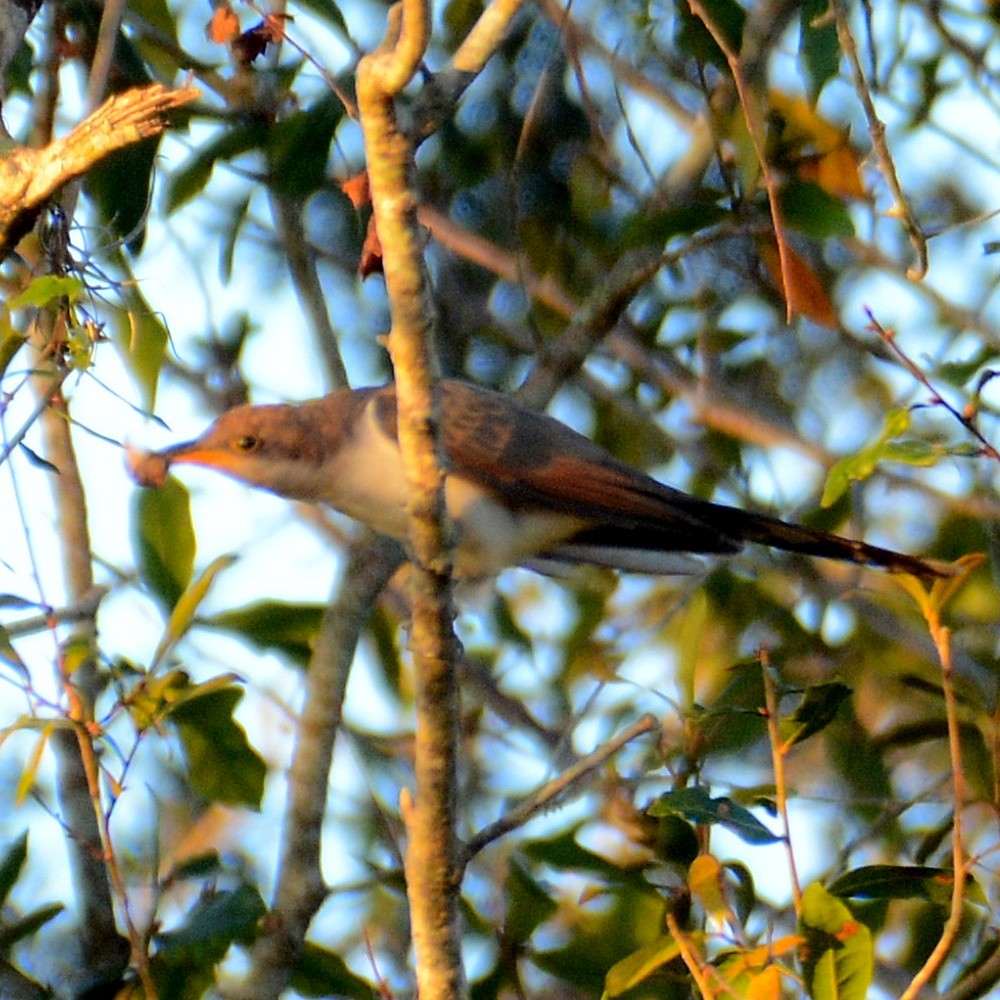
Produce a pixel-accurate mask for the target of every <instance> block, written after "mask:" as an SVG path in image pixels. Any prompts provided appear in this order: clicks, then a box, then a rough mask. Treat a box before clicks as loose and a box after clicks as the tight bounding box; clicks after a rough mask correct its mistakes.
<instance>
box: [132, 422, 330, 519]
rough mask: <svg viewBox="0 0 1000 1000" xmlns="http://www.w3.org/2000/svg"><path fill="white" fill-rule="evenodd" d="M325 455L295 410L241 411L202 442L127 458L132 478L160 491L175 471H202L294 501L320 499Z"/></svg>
mask: <svg viewBox="0 0 1000 1000" xmlns="http://www.w3.org/2000/svg"><path fill="white" fill-rule="evenodd" d="M323 458H324V456H323V451H322V445H321V441H320V440H318V437H317V434H316V433H315V427H314V426H311V425H310V422H309V421H308V420H303V418H302V414H301V409H300V408H299V407H295V406H284V405H276V406H237V407H235V408H234V409H232V410H229V411H227V412H226V413H224V414H222V416H221V417H219V418H218V419H217V420H216V421H215V423H213V424H212V425H211V426H210V427H209V428H208V430H206V431H205V433H204V434H202V435H201V437H198V438H195V439H194V440H193V441H184V442H182V443H181V444H176V445H173V446H172V447H170V448H165V449H164V450H163V451H154V452H136V451H129V452H128V456H127V459H128V466H129V471H130V472H131V474H132V478H133V479H134V480H135V481H136V482H137V483H138V484H139V485H140V486H149V487H154V488H159V487H161V486H162V485H163V483H164V481H165V479H166V477H167V473H168V472H169V470H170V469H171V467H172V466H174V465H182V464H184V465H200V466H204V467H206V468H210V469H215V470H216V471H217V472H223V473H225V474H226V475H228V476H232V477H233V478H234V479H238V480H240V481H241V482H244V483H247V484H249V485H251V486H257V487H260V488H262V489H266V490H271V491H272V492H275V493H280V494H281V495H282V496H286V497H291V498H294V499H302V500H313V499H316V498H317V468H318V467H319V466H321V465H322V462H323Z"/></svg>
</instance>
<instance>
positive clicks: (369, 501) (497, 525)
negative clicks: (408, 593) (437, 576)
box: [319, 407, 582, 577]
mask: <svg viewBox="0 0 1000 1000" xmlns="http://www.w3.org/2000/svg"><path fill="white" fill-rule="evenodd" d="M371 410H372V408H371V407H368V408H367V409H366V410H365V413H364V416H363V417H362V418H361V420H360V422H359V423H358V426H357V427H356V429H355V433H354V435H353V436H352V439H351V441H350V442H349V444H348V445H347V446H346V447H344V448H342V449H341V450H340V452H339V453H338V454H337V455H335V456H333V457H332V458H331V459H330V460H329V461H328V462H327V468H326V473H325V475H324V477H323V479H324V482H325V483H326V484H327V488H326V489H325V490H324V493H323V496H322V497H320V498H319V499H322V500H324V501H326V502H327V503H329V504H330V505H331V506H333V507H335V508H336V509H337V510H339V511H341V512H342V513H344V514H347V515H348V516H349V517H353V518H355V519H356V520H358V521H362V522H364V523H365V524H367V525H369V526H370V527H372V528H374V529H375V530H376V531H380V532H382V533H383V534H386V535H391V536H392V537H393V538H399V539H404V538H405V537H406V532H407V518H406V498H407V483H406V477H405V476H404V474H403V465H402V460H401V457H400V454H399V446H398V444H397V442H396V441H395V440H394V439H391V438H388V437H386V435H385V434H384V433H383V432H382V429H381V427H380V426H379V425H378V423H377V422H376V421H375V419H374V418H373V416H372V412H371ZM445 500H446V503H447V505H448V513H449V515H450V516H451V518H452V519H453V521H454V522H455V526H456V529H457V538H456V542H457V546H456V551H455V572H456V575H457V576H461V577H480V576H489V575H491V574H493V573H496V572H498V571H499V570H501V569H503V568H504V567H505V566H513V565H517V564H519V563H521V562H523V561H524V560H525V559H528V558H530V557H531V556H532V555H534V554H535V553H537V552H538V551H539V550H544V549H547V548H548V547H549V546H550V545H551V544H552V543H553V542H556V541H558V540H560V539H562V538H565V537H567V536H568V535H570V534H572V532H573V531H574V530H576V529H577V528H579V527H580V526H581V524H582V522H580V521H579V520H578V519H576V518H573V517H570V516H569V515H565V514H556V513H531V514H513V513H511V511H509V510H508V509H507V508H505V507H504V506H502V505H501V504H499V503H498V502H497V501H496V500H495V499H494V498H493V497H492V495H490V494H489V493H487V492H486V491H485V490H484V489H483V488H482V487H481V486H480V485H479V484H477V483H474V482H472V481H470V480H468V479H464V478H462V477H460V476H455V475H450V476H448V477H447V480H446V482H445Z"/></svg>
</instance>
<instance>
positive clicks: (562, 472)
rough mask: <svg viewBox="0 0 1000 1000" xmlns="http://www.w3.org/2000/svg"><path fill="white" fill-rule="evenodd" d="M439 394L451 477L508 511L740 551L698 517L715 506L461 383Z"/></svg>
mask: <svg viewBox="0 0 1000 1000" xmlns="http://www.w3.org/2000/svg"><path fill="white" fill-rule="evenodd" d="M442 390H443V395H442V406H443V409H444V420H443V435H444V448H445V452H446V454H447V459H448V463H449V468H450V471H451V472H453V473H454V474H456V475H459V476H463V477H465V478H468V479H472V480H475V481H478V482H481V483H483V484H484V485H486V486H488V487H489V488H490V489H491V490H493V491H494V492H495V493H496V494H498V495H499V496H501V497H502V498H503V499H504V501H505V502H506V503H507V505H508V506H509V507H510V508H511V509H513V510H521V511H528V510H552V511H558V512H560V513H570V514H573V515H575V516H577V517H581V518H585V519H587V520H591V521H593V522H594V529H592V530H593V531H594V532H603V533H606V536H607V542H606V544H610V545H623V544H625V545H630V546H632V547H642V548H649V549H660V550H682V551H687V552H735V551H737V550H738V549H739V547H740V546H739V543H738V542H737V541H736V540H735V538H734V537H729V536H727V535H726V534H725V533H724V532H721V531H720V530H719V528H718V527H716V526H714V525H712V524H709V523H706V521H704V520H703V519H702V518H701V516H699V515H700V514H701V513H702V512H705V513H710V512H711V509H712V505H711V504H706V503H704V502H703V501H699V500H696V499H694V498H693V497H689V496H687V495H686V494H684V493H681V492H680V491H679V490H674V489H671V488H670V487H669V486H664V485H663V484H662V483H658V482H657V481H656V480H655V479H652V478H650V477H649V476H647V475H645V474H644V473H642V472H639V471H637V470H635V469H632V468H630V467H629V466H627V465H624V464H623V463H621V462H619V461H617V460H616V459H615V458H614V457H612V456H611V455H610V454H608V452H606V451H605V450H604V449H603V448H601V447H600V446H599V445H596V444H594V442H593V441H590V440H589V439H588V438H586V437H584V436H583V435H582V434H578V433H577V432H576V431H574V430H572V429H571V428H569V427H567V426H566V425H565V424H563V423H560V422H559V421H558V420H555V419H553V418H552V417H549V416H546V415H545V414H542V413H537V412H535V411H533V410H528V409H526V408H524V407H522V406H519V405H517V404H516V403H514V402H513V401H512V400H511V399H509V398H508V397H507V396H503V395H501V394H500V393H495V392H491V391H489V390H487V389H479V388H475V387H473V386H470V385H467V384H465V383H463V382H453V381H446V382H443V383H442ZM394 403H395V399H394V398H393V404H394ZM393 409H394V406H393ZM611 536H614V537H613V538H612V537H611ZM597 544H603V543H602V542H601V541H598V542H597Z"/></svg>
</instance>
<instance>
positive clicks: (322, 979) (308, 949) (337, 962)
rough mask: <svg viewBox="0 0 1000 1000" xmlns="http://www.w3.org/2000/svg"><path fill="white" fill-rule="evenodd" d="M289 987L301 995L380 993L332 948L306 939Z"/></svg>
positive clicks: (361, 999)
mask: <svg viewBox="0 0 1000 1000" xmlns="http://www.w3.org/2000/svg"><path fill="white" fill-rule="evenodd" d="M291 987H292V989H293V990H295V992H296V993H298V994H299V995H300V996H304V997H349V998H350V1000H377V997H379V996H381V995H382V994H380V993H378V992H376V990H375V988H374V987H373V986H372V985H371V984H370V983H367V982H365V980H364V979H362V978H361V977H360V976H356V975H355V974H354V973H353V972H351V970H350V969H349V968H348V967H347V963H346V962H345V961H344V960H343V959H342V958H341V957H340V956H339V955H337V954H336V953H335V952H332V951H330V950H329V949H328V948H322V947H320V946H319V945H318V944H314V943H313V942H312V941H306V943H305V945H304V946H303V948H302V952H301V954H300V955H299V960H298V962H297V963H296V964H295V970H294V971H293V972H292V981H291Z"/></svg>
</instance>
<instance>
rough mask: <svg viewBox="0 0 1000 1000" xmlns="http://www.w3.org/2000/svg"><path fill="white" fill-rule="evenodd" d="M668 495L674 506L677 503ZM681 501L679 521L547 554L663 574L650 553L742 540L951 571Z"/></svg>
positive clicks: (580, 536)
mask: <svg viewBox="0 0 1000 1000" xmlns="http://www.w3.org/2000/svg"><path fill="white" fill-rule="evenodd" d="M672 499H673V501H674V503H675V504H676V502H677V501H676V500H675V499H674V498H672ZM684 499H685V500H687V501H688V503H686V504H685V506H684V508H683V514H684V517H683V519H682V518H676V519H674V520H673V521H671V520H670V519H669V518H668V517H664V519H663V520H662V521H660V522H656V523H650V522H648V521H647V522H644V523H638V524H632V525H626V524H621V523H619V524H602V525H598V526H595V527H591V528H584V529H583V530H581V531H579V532H577V533H576V534H575V535H573V536H572V537H571V538H568V539H564V540H563V542H562V543H561V544H560V546H558V547H557V548H556V549H555V551H554V552H552V553H548V555H551V556H553V557H555V558H560V557H561V558H563V559H568V560H569V561H576V562H590V563H596V564H598V565H618V566H619V567H621V568H632V569H633V571H639V572H663V570H656V569H653V568H652V567H653V566H655V565H656V559H655V558H654V557H652V554H655V553H693V554H705V555H709V554H732V553H735V552H738V551H739V550H740V549H741V548H742V547H743V543H744V542H750V543H753V544H755V545H766V546H768V547H770V548H773V549H781V550H783V551H785V552H798V553H801V554H802V555H807V556H818V557H820V558H823V559H836V560H840V561H841V562H852V563H859V564H861V565H865V566H878V567H881V568H882V569H885V570H888V571H889V572H890V573H909V574H911V575H913V576H918V577H921V578H922V579H925V580H928V579H938V578H941V577H946V576H949V575H950V570H949V568H948V567H947V566H945V565H942V564H938V563H934V562H931V561H928V560H925V559H920V558H918V557H916V556H909V555H905V554H904V553H902V552H894V551H893V550H892V549H883V548H880V547H879V546H877V545H869V544H868V543H867V542H861V541H858V540H857V539H854V538H845V537H843V536H842V535H834V534H831V533H829V532H826V531H817V530H816V529H814V528H807V527H805V526H804V525H800V524H791V523H789V522H787V521H781V520H779V519H778V518H776V517H769V516H768V515H766V514H755V513H752V512H750V511H744V510H740V509H739V508H737V507H727V506H724V505H722V504H713V503H708V502H705V501H693V498H688V497H685V498H684ZM630 551H631V552H635V553H646V554H647V556H646V557H639V558H635V557H628V558H626V556H627V554H628V552H630ZM602 553H607V554H606V555H605V554H602ZM623 553H624V554H625V555H623ZM646 562H648V563H649V565H650V568H649V569H644V568H642V567H643V566H644V565H645V563H646ZM637 568H638V569H637Z"/></svg>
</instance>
